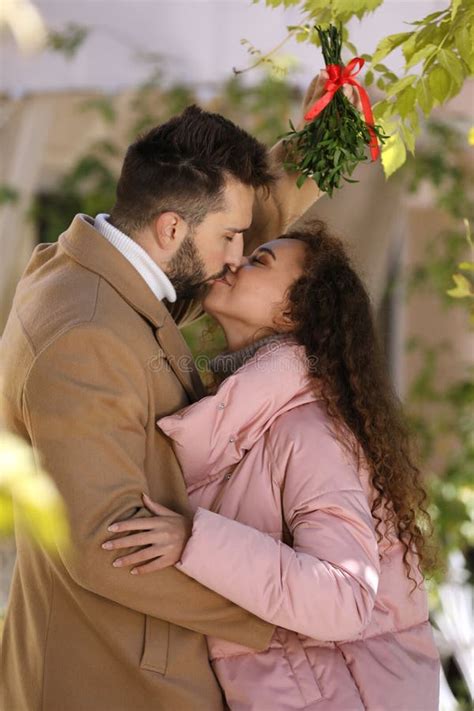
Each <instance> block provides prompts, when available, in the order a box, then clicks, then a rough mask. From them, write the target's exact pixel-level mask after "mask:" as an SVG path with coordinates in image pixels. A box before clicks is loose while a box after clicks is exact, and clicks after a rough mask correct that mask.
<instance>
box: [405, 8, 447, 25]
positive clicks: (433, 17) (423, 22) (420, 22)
mask: <svg viewBox="0 0 474 711" xmlns="http://www.w3.org/2000/svg"><path fill="white" fill-rule="evenodd" d="M443 12H445V10H438V12H432V13H431V15H427V16H426V17H424V18H423V19H422V20H416V21H415V22H409V23H408V24H409V25H426V24H428V22H432V20H436V18H437V17H439V16H440V15H442V14H443Z"/></svg>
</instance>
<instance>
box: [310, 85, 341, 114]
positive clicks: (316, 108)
mask: <svg viewBox="0 0 474 711" xmlns="http://www.w3.org/2000/svg"><path fill="white" fill-rule="evenodd" d="M336 91H337V89H336V90H334V91H333V90H330V91H328V92H327V93H326V94H324V95H323V96H321V98H320V99H318V100H317V101H316V103H315V104H313V106H312V107H311V108H310V109H309V110H308V111H307V112H306V113H305V115H304V118H305V121H312V120H313V119H314V118H316V116H317V115H318V114H320V113H321V111H322V110H323V109H325V108H326V106H327V105H328V104H329V103H330V102H331V101H332V98H333V96H334V94H335V93H336Z"/></svg>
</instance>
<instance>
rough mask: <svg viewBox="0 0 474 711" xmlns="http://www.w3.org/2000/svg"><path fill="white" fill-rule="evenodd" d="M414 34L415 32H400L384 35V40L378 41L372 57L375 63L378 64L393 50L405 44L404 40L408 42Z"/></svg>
mask: <svg viewBox="0 0 474 711" xmlns="http://www.w3.org/2000/svg"><path fill="white" fill-rule="evenodd" d="M412 34H413V32H399V33H398V34H395V35H388V37H384V38H383V40H381V41H380V42H379V43H378V45H377V48H376V50H375V52H374V55H373V57H372V62H373V64H378V63H379V62H380V60H382V59H384V57H386V56H387V54H390V52H393V50H394V49H396V48H397V47H399V46H400V45H401V44H403V42H406V40H407V39H408V38H409V37H411V36H412Z"/></svg>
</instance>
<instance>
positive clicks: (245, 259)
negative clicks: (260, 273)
mask: <svg viewBox="0 0 474 711" xmlns="http://www.w3.org/2000/svg"><path fill="white" fill-rule="evenodd" d="M248 263H249V260H248V257H241V259H240V262H239V263H238V264H230V263H228V264H227V269H229V271H231V272H232V273H233V274H235V273H236V272H238V271H239V269H242V267H245V265H246V264H248Z"/></svg>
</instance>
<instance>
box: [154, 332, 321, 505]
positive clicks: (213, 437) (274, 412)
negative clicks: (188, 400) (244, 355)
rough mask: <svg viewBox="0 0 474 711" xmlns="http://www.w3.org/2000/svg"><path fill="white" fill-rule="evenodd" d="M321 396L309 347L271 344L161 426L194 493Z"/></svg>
mask: <svg viewBox="0 0 474 711" xmlns="http://www.w3.org/2000/svg"><path fill="white" fill-rule="evenodd" d="M319 398H320V394H319V386H318V385H316V384H315V383H314V382H312V381H311V380H310V379H309V377H308V363H307V360H306V357H305V351H304V348H303V347H302V346H299V345H296V344H294V343H290V342H285V341H283V342H281V343H269V344H266V345H264V346H263V347H262V348H260V349H259V350H258V351H257V352H256V353H255V354H254V356H253V357H252V358H250V360H248V361H247V362H246V363H245V364H244V365H243V366H242V367H241V368H239V369H238V370H237V371H236V372H235V373H234V374H233V375H230V376H229V377H228V378H227V379H226V380H224V382H223V383H222V384H221V386H220V388H219V390H218V391H217V393H216V394H215V395H209V396H208V397H204V398H203V399H202V400H200V401H199V402H196V403H194V404H192V405H189V406H188V407H186V408H184V409H183V410H180V411H179V412H177V413H175V414H174V415H169V416H167V417H162V418H161V419H159V420H158V426H159V427H160V429H162V430H163V432H165V434H166V435H168V437H170V438H171V439H172V440H173V442H174V450H175V454H176V456H177V458H178V460H179V462H180V464H181V468H182V470H183V475H184V478H185V481H186V485H187V487H188V492H189V493H190V492H191V491H192V490H193V489H195V488H198V487H199V486H202V485H203V484H204V483H206V482H208V481H209V480H210V479H212V478H219V477H220V476H222V474H223V473H224V472H225V471H228V468H233V467H234V466H235V465H236V464H238V463H239V462H240V461H241V460H242V459H243V457H244V456H245V454H246V453H247V452H248V451H249V450H250V449H252V447H253V446H254V445H255V443H256V442H257V441H258V440H259V439H261V438H262V437H263V435H264V434H265V432H266V431H267V430H268V429H269V428H270V427H271V425H272V424H273V422H275V420H276V419H277V418H278V417H280V416H281V415H283V414H284V413H285V412H288V411H289V410H292V409H294V408H297V407H300V406H302V405H306V404H307V403H310V402H314V401H315V400H317V399H319Z"/></svg>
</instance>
